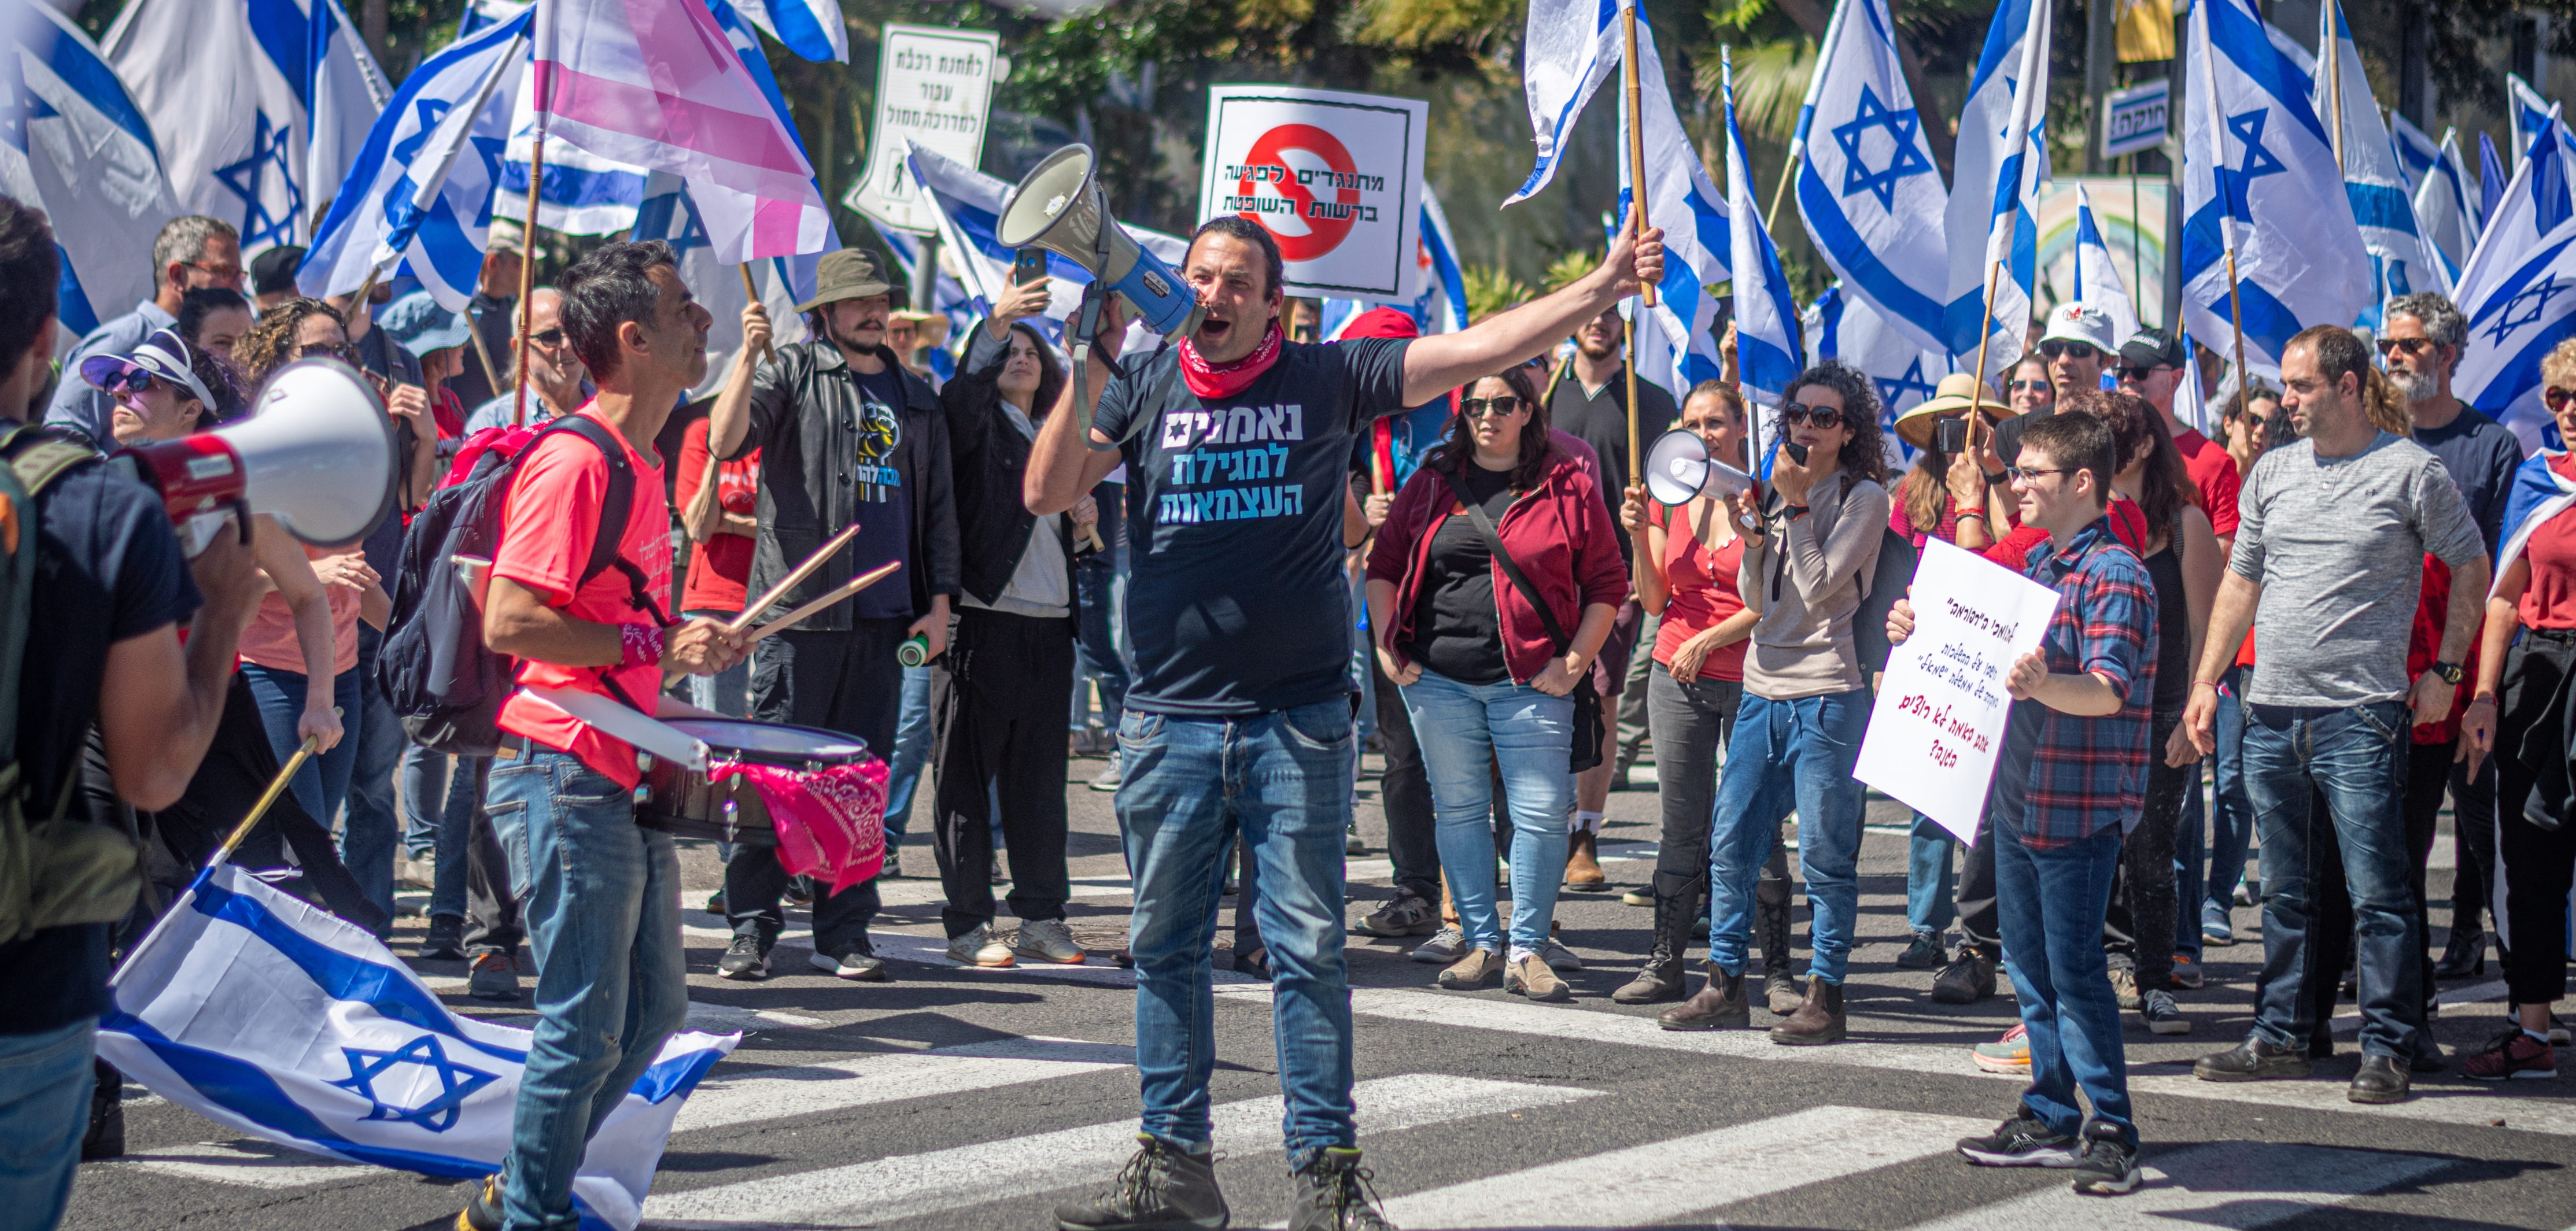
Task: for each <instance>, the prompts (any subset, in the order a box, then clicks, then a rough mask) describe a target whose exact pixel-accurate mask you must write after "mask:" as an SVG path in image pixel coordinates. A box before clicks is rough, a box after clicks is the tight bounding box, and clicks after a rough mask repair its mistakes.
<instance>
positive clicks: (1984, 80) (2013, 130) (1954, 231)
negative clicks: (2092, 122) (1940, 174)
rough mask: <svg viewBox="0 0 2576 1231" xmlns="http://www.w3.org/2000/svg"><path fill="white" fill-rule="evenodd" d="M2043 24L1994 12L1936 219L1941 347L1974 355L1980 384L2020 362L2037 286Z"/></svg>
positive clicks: (2034, 7)
mask: <svg viewBox="0 0 2576 1231" xmlns="http://www.w3.org/2000/svg"><path fill="white" fill-rule="evenodd" d="M2049 15H2050V9H2049V5H2048V3H2047V0H2006V2H2005V3H2003V4H1999V5H1997V6H1996V7H1995V15H1994V18H1993V19H1992V20H1991V21H1989V22H1988V23H1987V26H1986V45H1985V48H1984V50H1982V51H1981V52H1979V53H1978V56H1977V68H1976V72H1975V74H1974V75H1973V77H1972V78H1971V79H1970V84H1969V87H1968V101H1967V105H1966V106H1965V107H1964V108H1962V109H1961V111H1960V116H1959V145H1958V148H1957V150H1956V151H1954V152H1953V155H1952V160H1951V167H1952V171H1953V175H1952V179H1951V187H1950V197H1949V201H1948V203H1947V204H1946V205H1945V206H1944V207H1943V212H1942V223H1943V226H1944V228H1945V232H1944V233H1945V234H1946V235H1947V237H1948V240H1949V254H1948V269H1949V281H1948V283H1947V296H1948V298H1947V302H1946V303H1945V304H1944V306H1943V312H1942V318H1941V322H1942V324H1941V340H1942V342H1943V343H1944V344H1945V346H1946V348H1947V349H1948V350H1949V351H1950V352H1951V353H1953V354H1959V355H1979V356H1982V357H1983V360H1984V363H1985V366H1986V372H1987V375H1988V376H1989V377H1991V376H1992V374H1993V373H1995V372H2000V371H2009V370H2010V369H2011V367H2012V365H2013V362H2014V361H2015V360H2017V359H2019V358H2020V357H2021V350H2022V339H2023V337H2024V336H2025V333H2026V331H2025V329H2024V328H2023V325H2024V322H2027V321H2028V320H2029V319H2030V300H2031V294H2032V292H2033V290H2034V289H2035V288H2036V287H2037V284H2038V279H2039V221H2038V218H2039V204H2038V192H2039V185H2040V182H2041V181H2042V180H2044V179H2046V178H2047V175H2048V154H2047V149H2046V147H2045V143H2044V142H2042V141H2041V140H2040V139H2039V137H2040V136H2041V135H2042V130H2043V129H2044V127H2045V125H2044V124H2043V123H2042V120H2043V119H2044V114H2043V113H2042V112H2041V111H2040V110H2039V105H2040V104H2041V103H2043V102H2044V101H2045V100H2046V98H2047V96H2048V48H2049V33H2048V31H2049V24H2048V23H2049ZM1998 267H2000V269H1999V268H1998ZM1990 296H1991V302H1989V297H1990ZM1980 329H1984V330H1985V331H1986V334H1985V336H1984V337H1980V336H1979V335H1978V330H1980ZM1976 362H1978V361H1977V360H1976V359H1970V360H1969V363H1970V364H1971V365H1974V364H1975V363H1976Z"/></svg>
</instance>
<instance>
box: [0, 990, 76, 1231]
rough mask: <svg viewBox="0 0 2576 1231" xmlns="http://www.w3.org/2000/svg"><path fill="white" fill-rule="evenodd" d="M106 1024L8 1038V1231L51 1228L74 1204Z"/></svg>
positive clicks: (4, 1109)
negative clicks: (94, 1061) (96, 1057)
mask: <svg viewBox="0 0 2576 1231" xmlns="http://www.w3.org/2000/svg"><path fill="white" fill-rule="evenodd" d="M97 1039H98V1019H97V1018H95V1017H84V1018H82V1019H81V1020H79V1021H76V1022H73V1023H72V1024H71V1025H68V1026H63V1027H59V1028H57V1029H53V1030H48V1031H45V1032H43V1033H41V1034H0V1227H7V1228H11V1229H12V1231H15V1229H16V1228H21V1227H23V1228H27V1229H28V1231H51V1229H52V1227H53V1226H54V1224H56V1223H58V1222H61V1221H62V1218H63V1207H64V1206H66V1205H68V1204H70V1203H71V1199H72V1173H73V1172H74V1171H75V1170H77V1169H78V1168H79V1167H80V1145H81V1135H82V1134H84V1133H86V1132H88V1131H89V1097H90V1092H91V1091H92V1090H95V1089H96V1088H97V1087H98V1078H97V1077H96V1076H94V1075H93V1070H92V1069H91V1068H90V1059H91V1056H92V1055H93V1054H94V1053H93V1051H92V1049H93V1047H94V1046H95V1045H96V1043H97Z"/></svg>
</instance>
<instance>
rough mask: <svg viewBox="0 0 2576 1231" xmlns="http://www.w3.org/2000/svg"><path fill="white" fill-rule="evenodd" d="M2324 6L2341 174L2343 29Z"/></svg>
mask: <svg viewBox="0 0 2576 1231" xmlns="http://www.w3.org/2000/svg"><path fill="white" fill-rule="evenodd" d="M2325 6H2326V45H2325V52H2326V55H2327V57H2328V59H2327V60H2326V109H2327V110H2328V111H2331V112H2333V113H2334V119H2332V120H2329V121H2327V122H2328V123H2329V124H2331V125H2332V126H2333V127H2332V128H2330V129H2329V130H2328V132H2329V133H2330V134H2331V135H2332V136H2333V137H2334V156H2335V174H2337V175H2341V174H2343V30H2342V29H2341V28H2340V27H2341V25H2342V23H2341V22H2339V21H2337V20H2336V19H2337V18H2338V17H2340V16H2341V14H2339V13H2337V12H2336V11H2335V10H2336V9H2337V8H2339V7H2340V5H2339V4H2338V2H2337V0H2325ZM2237 383H2239V384H2243V383H2244V382H2242V381H2239V382H2237Z"/></svg>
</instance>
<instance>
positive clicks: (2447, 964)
mask: <svg viewBox="0 0 2576 1231" xmlns="http://www.w3.org/2000/svg"><path fill="white" fill-rule="evenodd" d="M2486 969H2487V934H2486V933H2485V932H2483V931H2480V930H2477V929H2474V928H2456V927H2455V928H2452V929H2451V941H2450V943H2449V944H2446V945H2444V946H2442V960H2441V961H2440V962H2438V963H2436V964H2435V965H2434V967H2433V977H2434V978H2436V979H2468V978H2474V977H2476V976H2478V975H2482V974H2485V973H2486Z"/></svg>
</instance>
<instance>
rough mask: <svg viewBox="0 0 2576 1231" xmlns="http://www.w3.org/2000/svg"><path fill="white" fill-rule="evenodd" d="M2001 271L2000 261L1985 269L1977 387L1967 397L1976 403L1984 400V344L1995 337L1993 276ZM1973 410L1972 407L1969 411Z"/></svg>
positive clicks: (1979, 328) (1978, 340)
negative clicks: (1983, 317) (1984, 294)
mask: <svg viewBox="0 0 2576 1231" xmlns="http://www.w3.org/2000/svg"><path fill="white" fill-rule="evenodd" d="M2003 270H2004V263H2003V262H2001V261H1997V262H1995V263H1994V264H1993V265H1991V266H1988V267H1987V269H1986V313H1985V319H1984V320H1983V321H1980V322H1979V323H1978V325H1977V387H1976V388H1975V389H1974V390H1972V391H1970V395H1969V396H1970V397H1972V398H1974V399H1976V400H1978V401H1983V400H1985V396H1986V344H1987V343H1989V342H1992V341H1993V340H1994V336H1995V275H1997V274H2000V273H2002V272H2003ZM2024 336H2025V337H2026V336H2028V335H2024ZM1973 409H1974V408H1973V407H1972V408H1971V410H1972V411H1973ZM1969 417H1970V418H1974V417H1975V415H1974V414H1973V413H1971V414H1970V416H1969Z"/></svg>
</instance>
